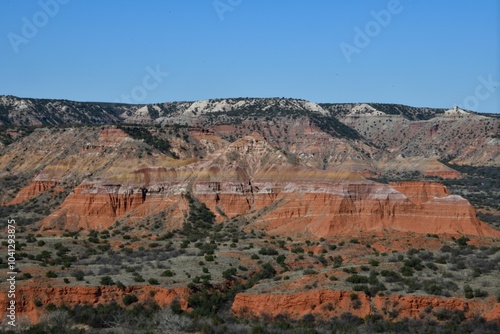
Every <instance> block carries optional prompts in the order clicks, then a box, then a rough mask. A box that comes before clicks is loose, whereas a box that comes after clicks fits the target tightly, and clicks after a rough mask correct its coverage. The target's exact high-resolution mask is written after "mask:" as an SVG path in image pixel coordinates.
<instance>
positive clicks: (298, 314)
mask: <svg viewBox="0 0 500 334" xmlns="http://www.w3.org/2000/svg"><path fill="white" fill-rule="evenodd" d="M351 293H352V291H333V290H313V291H304V292H297V293H282V294H277V293H275V294H266V293H263V294H262V293H261V294H251V293H239V294H237V295H236V297H235V299H234V302H233V305H232V307H231V311H232V312H233V313H234V314H235V315H238V316H252V315H253V316H263V315H270V316H273V317H276V316H277V315H280V314H281V315H287V316H289V317H291V318H293V319H300V318H302V317H303V316H305V315H307V314H313V315H314V316H316V317H318V318H323V319H328V318H331V317H334V316H340V315H342V314H343V313H345V312H350V313H352V314H354V315H356V316H358V317H365V316H367V315H369V314H374V313H378V314H380V315H382V316H383V317H384V318H391V316H390V314H392V315H397V316H396V317H392V318H393V319H394V320H397V319H403V318H405V317H408V318H418V317H419V316H420V314H422V313H424V312H425V310H426V308H428V307H429V306H431V307H432V309H433V310H434V311H436V310H438V309H441V308H443V309H447V310H451V311H453V310H460V311H463V312H464V314H465V316H466V317H467V318H469V317H472V316H473V315H480V316H482V317H484V318H485V319H486V320H498V319H500V304H499V303H496V301H494V300H493V299H494V298H490V299H489V300H488V301H487V302H484V301H477V300H467V301H465V300H461V299H457V298H443V297H436V296H398V295H391V296H378V295H377V296H375V297H371V298H370V297H367V296H366V295H365V294H364V293H357V295H358V299H359V300H360V301H361V305H360V306H359V308H358V307H354V303H353V301H352V300H351ZM394 311H395V312H394Z"/></svg>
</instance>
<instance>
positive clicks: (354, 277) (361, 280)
mask: <svg viewBox="0 0 500 334" xmlns="http://www.w3.org/2000/svg"><path fill="white" fill-rule="evenodd" d="M346 282H349V283H356V284H359V283H368V277H366V276H362V275H352V276H349V277H347V278H346Z"/></svg>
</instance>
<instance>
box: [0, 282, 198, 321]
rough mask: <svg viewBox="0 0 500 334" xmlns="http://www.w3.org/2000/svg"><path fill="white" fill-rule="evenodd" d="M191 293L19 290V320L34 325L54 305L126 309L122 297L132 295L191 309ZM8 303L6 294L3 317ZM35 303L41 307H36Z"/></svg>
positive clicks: (112, 289) (177, 290)
mask: <svg viewBox="0 0 500 334" xmlns="http://www.w3.org/2000/svg"><path fill="white" fill-rule="evenodd" d="M188 293H189V290H188V289H187V288H182V287H180V288H171V289H165V288H160V287H155V286H128V287H125V288H123V289H120V288H118V287H116V286H94V287H86V286H64V287H53V288H35V287H25V288H18V289H17V291H16V315H17V316H18V317H23V316H26V317H28V318H29V319H30V320H31V321H32V322H37V321H38V320H39V318H40V316H41V315H42V314H43V313H44V312H45V307H46V306H47V305H48V304H50V303H52V304H54V305H56V306H61V305H69V306H75V305H78V304H90V305H92V306H96V305H97V304H106V303H110V302H116V303H118V304H120V305H122V306H123V301H122V300H123V296H125V295H127V294H133V295H135V296H137V298H138V300H139V301H140V302H143V301H145V300H148V299H152V300H154V301H155V302H156V303H158V305H159V306H160V307H165V306H169V305H170V304H171V303H172V301H173V300H174V299H177V300H178V301H179V303H180V305H181V308H182V309H184V310H186V309H188V303H187V297H188ZM8 302H9V300H8V299H7V294H6V293H2V294H0V309H1V310H2V313H0V316H1V317H2V319H3V317H4V316H5V310H6V308H7V306H8ZM35 302H39V303H41V304H42V306H39V307H37V306H36V305H35Z"/></svg>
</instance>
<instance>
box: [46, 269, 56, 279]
mask: <svg viewBox="0 0 500 334" xmlns="http://www.w3.org/2000/svg"><path fill="white" fill-rule="evenodd" d="M45 276H46V277H48V278H56V277H57V274H56V273H55V272H53V271H52V270H49V271H47V272H46V273H45Z"/></svg>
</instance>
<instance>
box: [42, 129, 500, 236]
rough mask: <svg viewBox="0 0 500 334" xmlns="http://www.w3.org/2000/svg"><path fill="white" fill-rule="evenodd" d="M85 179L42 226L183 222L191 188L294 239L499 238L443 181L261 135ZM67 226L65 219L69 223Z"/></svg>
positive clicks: (214, 206)
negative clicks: (322, 159)
mask: <svg viewBox="0 0 500 334" xmlns="http://www.w3.org/2000/svg"><path fill="white" fill-rule="evenodd" d="M121 171H123V173H119V174H116V173H115V174H112V176H110V177H109V178H108V179H106V180H94V181H91V180H89V181H86V182H84V183H83V184H81V185H80V186H78V187H77V188H76V189H75V191H74V193H73V194H71V195H70V196H68V198H67V199H66V201H65V202H64V203H63V204H62V206H61V208H60V209H59V210H58V211H56V212H55V213H53V214H52V215H51V216H49V217H48V218H47V219H45V220H44V221H43V224H42V226H44V227H58V228H67V229H78V228H81V227H83V228H94V229H104V228H107V227H109V226H110V225H111V224H113V222H114V221H116V220H118V219H120V218H121V217H123V216H124V215H127V216H133V217H136V218H140V217H144V216H152V215H154V214H158V213H159V212H161V211H168V212H169V217H174V218H175V219H176V223H175V224H171V225H170V227H171V228H172V229H173V228H178V227H180V226H181V223H182V217H183V215H184V214H187V203H186V201H185V199H184V197H183V196H184V194H186V193H188V192H189V193H191V194H193V195H194V196H196V197H198V198H199V199H200V200H201V201H202V202H204V203H205V204H206V205H207V206H208V207H209V208H210V209H211V210H212V211H213V212H214V213H216V214H217V216H218V218H219V220H222V219H223V218H225V217H227V218H232V217H235V216H244V217H246V218H247V219H249V220H250V225H249V226H248V228H249V229H251V228H257V229H262V230H266V231H268V232H269V233H273V234H282V235H290V236H295V237H315V238H320V237H323V238H328V237H333V236H335V235H351V234H362V233H365V232H372V233H377V232H390V231H402V232H415V233H422V234H426V233H438V234H455V235H457V234H467V235H478V236H493V237H496V236H500V234H499V232H498V231H496V230H494V229H492V228H490V227H488V226H487V225H486V224H484V223H482V222H480V221H479V220H478V219H477V217H476V212H475V209H474V208H473V207H472V206H471V205H470V204H469V203H468V202H467V201H466V200H465V199H463V198H462V197H460V196H455V195H451V194H450V193H449V191H448V190H447V189H446V187H444V186H443V185H441V184H438V183H428V182H403V183H394V184H389V185H387V184H381V183H377V182H373V181H370V180H366V179H364V178H363V177H362V176H361V175H359V174H358V173H353V172H347V171H345V172H336V171H331V170H330V171H328V170H326V171H325V170H317V169H304V168H299V167H296V166H293V165H290V164H289V163H288V160H287V158H286V156H285V155H284V154H282V153H281V152H279V151H277V150H276V149H274V148H273V147H271V146H270V145H269V144H268V143H267V142H266V141H265V140H264V139H263V137H262V136H260V135H259V134H253V135H251V136H246V137H244V138H242V139H240V140H237V141H236V142H234V143H232V144H231V145H229V146H228V147H226V148H224V149H220V150H218V151H216V152H214V153H213V154H211V155H209V156H208V157H207V159H205V160H202V161H199V162H196V163H192V164H189V165H185V166H179V167H177V168H174V167H171V168H166V167H155V168H153V167H145V168H141V169H138V170H133V171H128V172H125V171H126V169H123V168H122V169H121ZM61 224H62V225H61Z"/></svg>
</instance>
